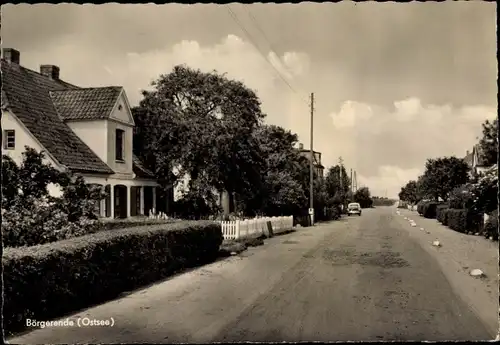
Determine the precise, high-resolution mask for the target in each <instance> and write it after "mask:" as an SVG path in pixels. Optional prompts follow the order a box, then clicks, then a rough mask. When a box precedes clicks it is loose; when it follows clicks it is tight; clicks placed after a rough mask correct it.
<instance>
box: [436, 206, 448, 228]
mask: <svg viewBox="0 0 500 345" xmlns="http://www.w3.org/2000/svg"><path fill="white" fill-rule="evenodd" d="M448 208H449V207H448V205H446V204H442V205H438V206H437V207H436V219H437V220H438V222H440V223H442V224H444V223H445V219H446V210H447V209H448Z"/></svg>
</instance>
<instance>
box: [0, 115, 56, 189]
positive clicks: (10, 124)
mask: <svg viewBox="0 0 500 345" xmlns="http://www.w3.org/2000/svg"><path fill="white" fill-rule="evenodd" d="M1 123H2V139H3V131H4V130H12V129H13V130H15V131H16V147H15V149H14V150H6V149H4V148H3V143H2V154H3V155H7V156H9V157H10V158H12V159H13V160H14V162H16V164H17V165H20V164H21V163H22V161H23V152H24V147H25V146H29V147H31V148H33V149H35V150H36V151H37V152H40V151H45V148H44V147H43V146H42V145H41V144H40V143H39V142H38V140H36V138H35V137H34V136H33V135H32V134H31V133H30V132H29V131H28V130H27V128H26V127H25V126H24V125H23V124H22V123H21V121H19V120H18V119H17V117H16V116H15V115H14V114H12V113H11V112H9V111H6V110H2V121H1ZM43 162H44V163H45V164H50V165H52V166H53V167H54V168H56V169H57V170H59V171H62V170H63V167H62V166H61V165H60V164H59V163H57V162H56V161H55V160H54V159H52V158H51V157H50V155H48V154H45V158H44V160H43ZM47 190H48V192H49V193H50V195H52V196H54V197H59V196H60V195H61V194H62V192H61V189H60V187H59V186H58V185H54V184H50V185H48V186H47Z"/></svg>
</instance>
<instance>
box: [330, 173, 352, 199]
mask: <svg viewBox="0 0 500 345" xmlns="http://www.w3.org/2000/svg"><path fill="white" fill-rule="evenodd" d="M341 181H342V182H341ZM350 189H351V179H350V177H349V176H348V175H347V172H346V169H345V167H344V166H340V165H335V166H332V167H330V169H328V172H327V174H326V176H325V191H326V194H327V198H328V204H329V205H337V204H345V203H346V202H347V201H349V200H350V199H351V198H352V196H351V193H350Z"/></svg>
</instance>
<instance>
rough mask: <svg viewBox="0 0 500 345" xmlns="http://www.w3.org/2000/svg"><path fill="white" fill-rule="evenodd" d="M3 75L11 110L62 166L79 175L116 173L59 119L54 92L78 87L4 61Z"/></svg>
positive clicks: (2, 66)
mask: <svg viewBox="0 0 500 345" xmlns="http://www.w3.org/2000/svg"><path fill="white" fill-rule="evenodd" d="M1 71H2V90H3V91H4V95H3V96H4V97H6V104H8V108H9V109H11V110H12V112H13V113H14V115H15V116H16V117H17V118H18V119H19V120H20V121H21V122H22V123H23V124H24V125H25V126H26V128H27V129H28V130H29V131H30V132H31V133H32V134H33V135H34V136H35V137H36V138H37V139H38V141H40V143H41V144H42V145H43V146H44V147H45V148H46V149H47V150H48V151H49V153H50V154H52V156H54V158H55V159H56V160H57V161H58V162H59V163H61V164H63V165H65V166H66V167H68V168H69V169H70V170H73V171H78V172H95V173H105V174H112V173H114V172H113V170H111V169H110V168H109V166H108V165H107V164H105V163H104V162H103V161H102V160H101V159H100V158H99V157H97V155H96V154H95V153H94V152H93V151H92V150H91V149H90V148H89V147H88V146H87V145H86V144H85V143H84V142H83V141H82V140H81V139H80V138H79V137H78V136H77V135H76V134H75V133H74V132H73V131H72V130H71V129H70V128H69V127H68V125H66V124H65V123H64V122H63V120H62V119H61V118H59V116H58V115H57V112H56V109H55V107H54V104H53V103H52V99H51V98H50V96H49V92H50V91H60V90H74V89H78V87H76V86H74V85H71V84H69V83H66V82H63V81H59V80H52V79H50V78H48V77H45V76H43V75H41V74H39V73H37V72H34V71H31V70H29V69H27V68H24V67H22V66H19V65H18V64H15V63H10V62H7V61H5V60H3V59H2V62H1Z"/></svg>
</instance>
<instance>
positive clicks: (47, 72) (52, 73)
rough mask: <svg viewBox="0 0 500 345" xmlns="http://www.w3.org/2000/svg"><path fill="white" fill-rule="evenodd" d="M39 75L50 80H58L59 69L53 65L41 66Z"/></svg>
mask: <svg viewBox="0 0 500 345" xmlns="http://www.w3.org/2000/svg"><path fill="white" fill-rule="evenodd" d="M40 74H42V75H44V76H46V77H49V78H50V79H53V80H57V79H59V67H57V66H54V65H41V66H40Z"/></svg>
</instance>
